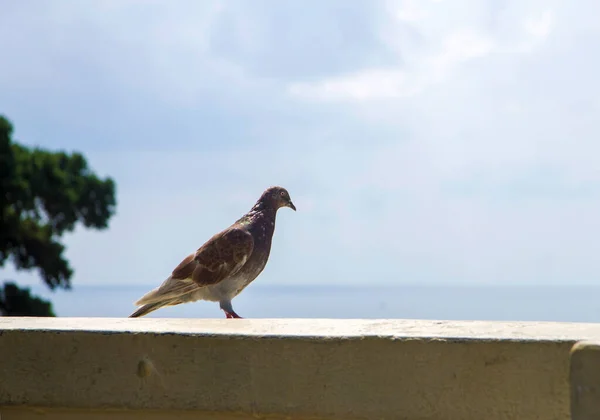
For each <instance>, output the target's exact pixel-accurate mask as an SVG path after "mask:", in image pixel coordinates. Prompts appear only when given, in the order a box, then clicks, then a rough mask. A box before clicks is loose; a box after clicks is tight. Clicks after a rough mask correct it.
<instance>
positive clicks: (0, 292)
mask: <svg viewBox="0 0 600 420" xmlns="http://www.w3.org/2000/svg"><path fill="white" fill-rule="evenodd" d="M0 314H2V315H3V316H56V315H55V314H54V311H53V310H52V304H51V303H50V302H48V301H47V300H43V299H40V298H38V297H35V296H32V295H31V294H30V291H29V288H28V287H27V288H19V287H18V286H17V285H16V284H14V283H12V282H11V283H9V282H6V283H4V287H3V288H0Z"/></svg>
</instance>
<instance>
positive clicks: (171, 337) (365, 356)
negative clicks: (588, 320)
mask: <svg viewBox="0 0 600 420" xmlns="http://www.w3.org/2000/svg"><path fill="white" fill-rule="evenodd" d="M580 340H597V341H599V342H600V325H597V324H566V323H564V324H563V323H503V322H442V321H404V320H293V319H286V320H246V319H244V320H226V319H218V320H205V319H150V318H148V319H144V318H142V319H127V318H125V319H120V318H119V319H109V318H83V319H79V318H0V415H2V420H6V419H8V420H12V419H25V418H38V417H31V416H33V413H34V410H37V411H39V410H42V411H43V412H44V413H45V414H47V415H46V416H45V417H43V418H45V419H51V418H52V419H53V418H57V419H58V418H64V419H69V418H90V419H91V418H94V419H99V418H119V419H120V418H123V419H125V418H154V415H156V418H168V416H167V417H165V416H161V415H157V414H156V413H154V414H148V413H149V412H147V411H145V414H144V412H143V411H141V410H161V411H162V412H163V413H165V412H169V413H175V412H178V415H179V414H183V413H184V412H187V415H186V418H187V416H190V418H191V417H192V416H193V417H194V418H196V419H198V418H200V419H202V418H213V419H233V418H251V417H252V418H256V417H265V416H269V418H295V419H305V418H323V419H326V418H329V419H352V418H369V419H370V418H377V419H444V420H452V419H457V420H458V419H460V420H469V419H473V420H481V419H486V420H495V419H498V420H500V419H502V420H507V419H519V420H523V419H559V420H560V419H564V420H567V419H569V418H570V416H569V413H570V398H569V396H570V391H569V354H570V350H571V348H572V346H573V345H574V344H575V343H576V342H577V341H580ZM73 410H75V411H73ZM102 410H128V411H111V414H110V415H108V414H107V415H106V417H103V414H102V413H108V412H104V411H102ZM138 410H140V411H138ZM69 413H71V414H72V413H76V414H73V416H72V417H71V414H69ZM77 413H79V414H77ZM117 413H118V414H117ZM181 418H183V417H181Z"/></svg>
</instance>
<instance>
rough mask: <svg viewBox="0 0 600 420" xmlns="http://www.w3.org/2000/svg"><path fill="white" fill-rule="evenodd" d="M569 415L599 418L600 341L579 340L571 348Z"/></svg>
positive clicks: (581, 418)
mask: <svg viewBox="0 0 600 420" xmlns="http://www.w3.org/2000/svg"><path fill="white" fill-rule="evenodd" d="M571 416H572V418H573V420H598V419H600V341H597V342H589V341H581V342H578V343H576V344H575V345H574V346H573V348H572V350H571Z"/></svg>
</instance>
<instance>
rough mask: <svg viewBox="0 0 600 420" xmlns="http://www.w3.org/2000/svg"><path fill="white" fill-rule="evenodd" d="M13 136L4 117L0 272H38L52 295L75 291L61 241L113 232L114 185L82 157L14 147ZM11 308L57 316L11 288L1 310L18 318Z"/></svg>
mask: <svg viewBox="0 0 600 420" xmlns="http://www.w3.org/2000/svg"><path fill="white" fill-rule="evenodd" d="M12 131H13V127H12V124H11V123H10V121H9V120H8V119H7V118H5V117H3V116H1V115H0V267H3V266H4V265H5V264H6V262H7V261H9V260H10V261H12V262H13V263H14V265H15V267H16V268H17V270H31V269H37V270H38V271H39V273H40V275H41V277H42V279H43V280H44V282H45V283H46V285H48V287H50V289H52V290H54V289H55V288H57V287H59V288H64V289H70V287H71V282H70V279H71V276H72V275H73V270H72V269H71V267H70V266H69V262H68V261H67V260H66V259H65V258H64V256H63V251H64V250H65V247H64V245H63V244H62V243H61V242H60V238H61V236H62V235H63V234H64V233H65V232H70V231H72V230H73V229H74V228H75V226H76V224H77V223H80V224H82V225H83V226H85V227H87V228H95V229H105V228H107V227H108V221H109V219H110V218H111V217H112V216H113V215H114V212H115V208H116V200H115V184H114V181H113V180H112V179H110V178H106V179H100V178H98V177H97V176H96V175H95V174H94V173H93V172H92V171H91V170H90V169H89V168H88V166H87V162H86V160H85V158H84V157H83V155H81V154H79V153H72V154H67V153H65V152H51V151H48V150H44V149H40V148H29V147H25V146H22V145H20V144H17V143H15V142H14V141H13V139H12ZM11 302H12V303H11ZM15 302H17V303H15ZM18 302H21V303H18ZM22 302H27V303H22ZM44 303H46V304H47V305H48V306H44ZM15 305H17V306H15ZM11 308H15V309H14V311H16V312H15V313H17V312H18V313H19V314H20V315H23V314H24V312H27V311H28V312H29V314H30V315H34V314H35V315H36V316H40V315H42V313H44V314H45V315H46V316H54V314H53V312H52V309H51V306H50V304H49V303H48V302H45V301H42V300H40V299H37V298H35V297H33V296H31V295H30V294H29V290H28V289H19V288H18V287H17V286H16V285H15V284H14V283H6V284H5V285H4V288H3V289H2V288H0V310H2V311H3V312H4V313H5V314H7V315H13V313H11Z"/></svg>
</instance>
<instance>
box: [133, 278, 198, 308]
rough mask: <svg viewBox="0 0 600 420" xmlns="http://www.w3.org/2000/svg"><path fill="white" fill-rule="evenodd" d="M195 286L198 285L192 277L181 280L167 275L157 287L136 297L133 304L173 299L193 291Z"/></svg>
mask: <svg viewBox="0 0 600 420" xmlns="http://www.w3.org/2000/svg"><path fill="white" fill-rule="evenodd" d="M197 288H198V285H197V284H196V283H195V282H194V281H193V280H192V279H185V280H181V279H174V278H173V277H171V276H169V277H168V278H167V279H166V280H165V281H164V282H163V283H162V284H161V285H160V286H159V287H157V288H156V289H152V290H150V291H149V292H148V293H146V294H145V295H144V296H142V297H141V298H140V299H138V301H137V302H135V305H138V306H139V305H147V304H151V303H158V302H163V301H165V300H171V299H175V298H178V297H180V296H183V295H186V294H188V293H190V292H193V291H194V290H196V289H197Z"/></svg>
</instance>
